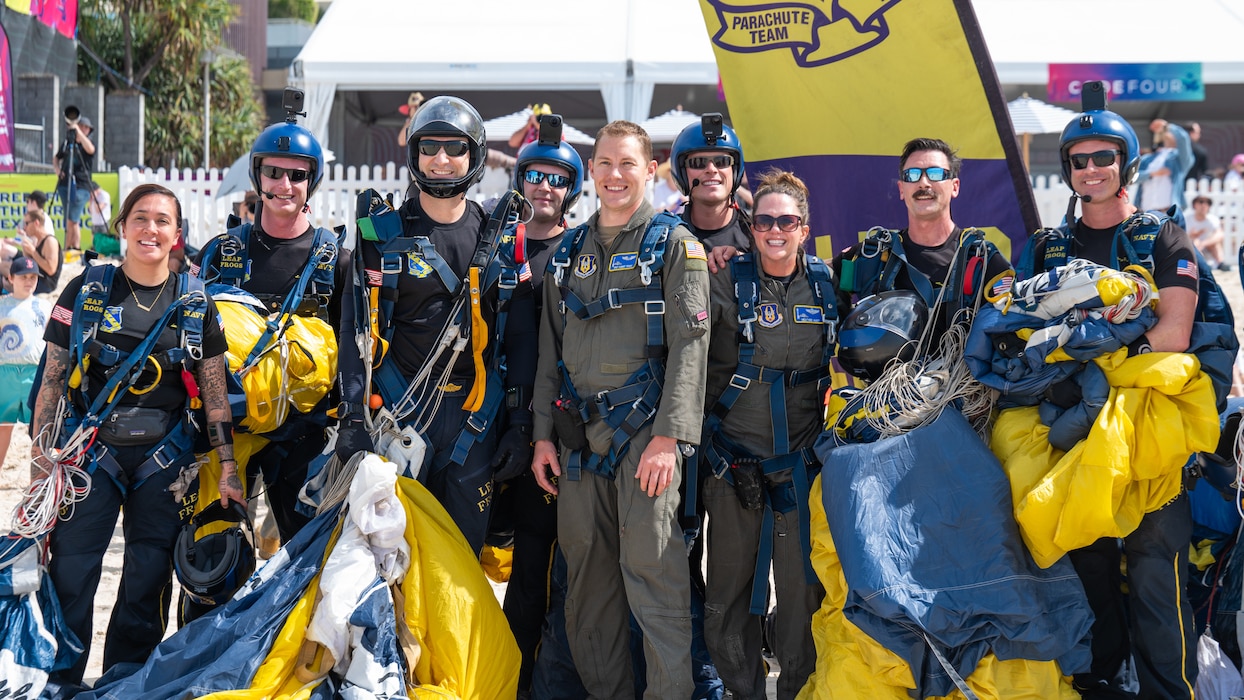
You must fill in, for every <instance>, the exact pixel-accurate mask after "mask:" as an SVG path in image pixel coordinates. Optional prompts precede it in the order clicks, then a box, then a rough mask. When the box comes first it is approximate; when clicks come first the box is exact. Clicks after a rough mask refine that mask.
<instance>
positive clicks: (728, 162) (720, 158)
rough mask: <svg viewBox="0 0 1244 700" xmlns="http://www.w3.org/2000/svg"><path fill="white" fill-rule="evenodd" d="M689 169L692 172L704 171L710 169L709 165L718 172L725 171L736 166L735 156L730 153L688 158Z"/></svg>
mask: <svg viewBox="0 0 1244 700" xmlns="http://www.w3.org/2000/svg"><path fill="white" fill-rule="evenodd" d="M686 162H687V167H688V168H691V169H692V170H703V169H705V168H707V167H708V164H709V163H712V164H713V167H715V168H717V169H718V170H725V169H726V168H728V167H730V166H732V165H734V156H732V155H730V154H729V153H715V154H713V155H711V156H688V157H687V161H686Z"/></svg>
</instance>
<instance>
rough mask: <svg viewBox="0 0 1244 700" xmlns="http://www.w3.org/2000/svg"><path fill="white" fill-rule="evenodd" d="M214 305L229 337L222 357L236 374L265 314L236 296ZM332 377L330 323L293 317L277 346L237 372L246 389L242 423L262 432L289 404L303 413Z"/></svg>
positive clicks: (284, 414)
mask: <svg viewBox="0 0 1244 700" xmlns="http://www.w3.org/2000/svg"><path fill="white" fill-rule="evenodd" d="M216 309H217V311H219V312H220V317H221V319H222V320H223V321H224V324H225V337H226V338H227V339H228V341H229V349H228V351H227V352H226V353H225V360H226V362H227V363H228V365H229V371H230V372H235V373H236V372H237V371H238V370H239V369H241V368H242V363H244V362H246V358H247V356H248V355H249V354H250V352H251V349H252V348H254V347H255V343H257V342H259V338H260V336H262V335H263V333H264V331H265V330H266V329H267V319H265V318H264V317H262V316H260V315H259V314H258V313H257V312H256V311H255V308H254V307H252V306H251V305H249V304H244V303H241V302H238V301H229V300H226V299H217V300H216ZM336 376H337V339H336V336H335V335H334V334H333V329H332V327H331V326H329V325H328V324H327V323H325V322H324V321H321V320H320V319H318V318H314V317H305V316H294V317H293V318H292V319H291V320H290V324H289V328H287V329H285V333H284V334H283V335H282V336H281V340H280V341H278V342H277V343H276V346H275V347H273V348H272V349H270V350H268V352H266V353H264V354H263V355H262V356H261V358H260V359H259V360H258V362H256V364H255V366H254V368H253V369H251V370H250V371H249V372H247V373H246V374H244V375H242V376H241V382H242V390H243V391H244V392H246V418H245V419H243V420H242V426H243V427H245V428H246V429H247V430H249V431H251V432H252V433H266V432H270V431H272V430H275V429H276V428H278V427H280V426H281V424H282V423H284V422H285V419H286V418H287V417H288V416H289V410H290V406H293V407H294V408H295V409H297V410H298V411H300V412H302V413H307V412H308V411H310V410H311V409H312V408H314V407H315V405H316V404H317V403H319V402H320V400H321V399H323V398H324V396H325V395H326V394H328V390H329V388H330V387H332V385H333V380H334V378H335V377H336Z"/></svg>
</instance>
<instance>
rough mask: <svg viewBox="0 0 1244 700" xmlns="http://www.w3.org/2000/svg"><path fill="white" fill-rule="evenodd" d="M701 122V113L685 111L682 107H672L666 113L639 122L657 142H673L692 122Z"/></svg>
mask: <svg viewBox="0 0 1244 700" xmlns="http://www.w3.org/2000/svg"><path fill="white" fill-rule="evenodd" d="M699 123H700V115H698V114H696V113H694V112H687V111H684V110H683V109H682V108H681V107H678V108H675V109H671V110H670V111H668V112H666V113H665V114H661V115H658V116H655V117H649V118H648V119H645V120H643V121H642V122H640V123H639V125H640V126H642V127H643V128H644V131H646V132H648V137H649V138H651V139H652V140H653V141H654V142H656V143H672V142H673V141H674V139H676V138H678V134H680V133H682V130H683V129H685V128H687V127H688V126H691V125H692V124H699Z"/></svg>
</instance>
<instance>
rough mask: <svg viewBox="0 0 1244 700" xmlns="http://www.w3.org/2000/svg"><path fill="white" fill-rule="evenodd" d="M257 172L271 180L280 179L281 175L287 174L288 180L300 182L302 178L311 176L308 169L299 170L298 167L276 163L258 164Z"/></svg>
mask: <svg viewBox="0 0 1244 700" xmlns="http://www.w3.org/2000/svg"><path fill="white" fill-rule="evenodd" d="M259 174H260V175H263V176H264V177H266V178H271V179H273V180H280V179H281V176H283V175H289V181H290V182H302V181H303V180H306V179H307V178H309V177H311V172H310V171H308V170H300V169H298V168H282V167H279V166H276V165H261V166H259Z"/></svg>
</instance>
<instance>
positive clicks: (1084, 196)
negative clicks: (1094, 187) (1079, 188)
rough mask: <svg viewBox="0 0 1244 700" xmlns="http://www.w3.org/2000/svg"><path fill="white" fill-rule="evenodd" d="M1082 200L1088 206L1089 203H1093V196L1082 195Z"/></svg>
mask: <svg viewBox="0 0 1244 700" xmlns="http://www.w3.org/2000/svg"><path fill="white" fill-rule="evenodd" d="M1080 200H1081V201H1083V202H1084V203H1085V204H1087V203H1089V202H1091V201H1093V195H1091V194H1082V195H1080Z"/></svg>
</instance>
